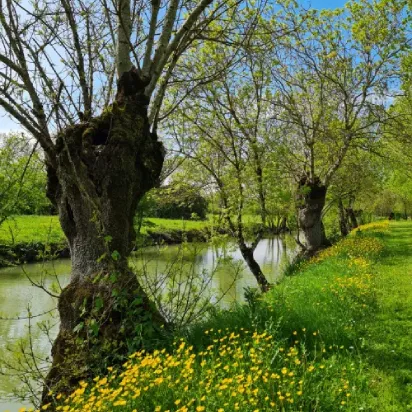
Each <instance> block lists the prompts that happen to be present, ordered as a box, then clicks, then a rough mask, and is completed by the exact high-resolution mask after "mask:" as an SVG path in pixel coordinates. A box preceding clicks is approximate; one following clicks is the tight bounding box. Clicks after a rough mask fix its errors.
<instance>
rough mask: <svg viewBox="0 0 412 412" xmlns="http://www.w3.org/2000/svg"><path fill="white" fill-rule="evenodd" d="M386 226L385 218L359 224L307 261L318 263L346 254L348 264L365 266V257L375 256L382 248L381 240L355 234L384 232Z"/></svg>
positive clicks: (366, 262)
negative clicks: (348, 234)
mask: <svg viewBox="0 0 412 412" xmlns="http://www.w3.org/2000/svg"><path fill="white" fill-rule="evenodd" d="M388 226H389V221H387V220H386V221H383V222H377V223H368V224H366V225H362V226H359V227H358V228H356V229H354V230H353V231H352V232H351V234H350V236H348V237H346V238H344V239H342V240H341V241H339V242H338V243H336V244H335V245H333V246H331V247H330V248H328V249H325V250H323V251H321V252H320V253H319V254H317V255H316V256H314V257H313V258H311V259H310V261H309V263H319V262H322V261H324V260H325V259H327V258H330V257H335V256H339V255H343V254H346V255H347V256H349V257H350V258H352V261H351V263H350V264H355V265H358V266H364V267H367V266H368V265H369V262H368V259H367V258H368V257H372V256H377V255H378V254H379V253H380V252H381V251H382V249H383V242H382V241H381V240H380V239H378V238H376V237H368V236H365V237H363V236H356V235H357V234H358V233H362V232H374V233H376V232H384V231H386V230H388Z"/></svg>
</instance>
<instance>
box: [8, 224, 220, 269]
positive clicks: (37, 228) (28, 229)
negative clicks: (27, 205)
mask: <svg viewBox="0 0 412 412" xmlns="http://www.w3.org/2000/svg"><path fill="white" fill-rule="evenodd" d="M212 232H213V230H212V222H211V221H183V220H173V219H158V218H149V219H145V221H144V225H143V226H142V228H141V230H140V234H139V235H138V237H137V241H138V244H139V245H152V244H158V243H165V244H173V243H180V242H182V241H183V240H187V241H189V242H191V241H196V242H202V241H206V240H207V239H208V237H209V236H210V234H211V233H212ZM69 253H70V252H69V249H68V247H67V241H66V238H65V236H64V234H63V231H62V229H61V227H60V223H59V219H58V217H57V216H15V217H11V218H9V219H8V220H7V221H6V222H4V223H3V224H2V225H1V226H0V267H1V266H7V265H9V264H19V263H24V262H35V261H41V260H43V259H44V258H45V257H46V258H47V259H50V258H54V257H68V256H69Z"/></svg>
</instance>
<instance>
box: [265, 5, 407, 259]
mask: <svg viewBox="0 0 412 412" xmlns="http://www.w3.org/2000/svg"><path fill="white" fill-rule="evenodd" d="M404 7H405V2H403V1H387V0H381V1H375V2H369V1H367V0H361V1H351V2H349V3H347V4H346V6H345V8H343V9H337V10H336V11H322V12H321V13H319V12H317V11H313V14H312V16H311V18H310V19H307V20H306V24H305V25H304V27H303V28H302V30H299V31H297V32H296V33H294V35H293V36H291V37H290V39H289V43H288V44H286V45H285V47H279V48H274V49H273V69H272V84H273V89H274V94H273V97H272V102H273V105H274V107H275V108H276V110H274V113H275V115H274V116H273V124H274V127H277V128H280V129H281V130H283V132H282V136H283V138H282V140H283V141H282V143H281V145H280V146H279V147H278V149H279V150H281V151H282V152H283V155H284V158H285V162H284V166H285V167H284V168H285V170H289V173H290V174H291V175H292V176H293V177H294V178H295V180H296V182H297V191H298V195H299V206H298V210H299V211H298V217H299V225H300V228H301V230H302V232H303V234H304V238H305V248H306V250H307V252H308V253H309V254H311V253H313V252H315V251H316V250H318V249H319V248H320V247H322V245H323V244H324V243H325V242H326V238H325V234H324V228H323V224H322V219H321V216H322V210H323V208H324V205H325V199H326V193H327V190H328V187H329V185H330V184H331V182H332V180H333V178H334V176H335V173H336V172H337V170H338V169H339V168H340V166H341V164H342V162H343V161H344V159H345V157H346V155H347V153H348V151H350V150H351V148H352V147H353V146H357V145H359V144H360V142H367V141H373V140H375V139H379V137H380V136H381V125H382V124H383V123H384V122H385V121H387V120H388V117H389V114H388V110H387V109H388V101H390V98H391V96H392V95H393V94H394V93H396V90H397V88H398V84H399V62H400V57H401V56H402V53H403V52H404V51H406V50H407V49H408V47H409V43H408V39H407V37H406V35H405V22H406V21H407V18H408V17H407V15H406V10H405V9H404ZM279 109H281V110H279ZM278 113H280V115H278Z"/></svg>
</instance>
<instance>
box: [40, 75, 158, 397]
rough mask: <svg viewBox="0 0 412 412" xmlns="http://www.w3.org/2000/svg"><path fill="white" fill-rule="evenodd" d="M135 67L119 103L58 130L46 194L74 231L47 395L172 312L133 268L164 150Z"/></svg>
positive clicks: (130, 345) (110, 358)
mask: <svg viewBox="0 0 412 412" xmlns="http://www.w3.org/2000/svg"><path fill="white" fill-rule="evenodd" d="M142 86H143V85H142V83H141V82H140V79H139V78H138V76H137V74H136V73H135V72H134V71H133V70H131V71H130V72H127V73H125V74H124V75H123V76H122V77H121V79H120V81H119V84H118V94H117V97H116V101H115V102H114V103H113V105H112V106H111V107H110V108H109V109H108V110H106V111H105V112H104V113H103V114H102V115H100V116H99V117H97V118H94V119H92V120H90V121H88V122H84V123H80V124H77V125H75V126H73V127H70V128H68V129H67V130H65V131H64V132H63V133H61V134H60V135H58V136H57V142H56V147H57V152H58V156H57V167H55V168H53V167H51V166H48V196H49V198H50V199H51V200H52V202H53V203H54V204H55V205H56V207H57V209H58V211H59V217H60V223H61V226H62V228H63V231H64V233H65V235H66V237H67V239H68V242H69V246H70V251H71V259H72V274H71V279H70V283H69V285H68V286H67V287H66V288H65V289H64V290H63V291H62V293H61V296H60V298H59V302H58V310H59V314H60V320H61V324H60V331H59V334H58V337H57V339H56V341H55V342H54V345H53V348H52V355H53V363H52V368H51V370H50V372H49V374H48V376H47V380H46V384H45V387H44V392H43V403H48V402H50V401H52V400H53V395H49V391H53V393H54V394H56V393H58V392H69V391H71V390H72V389H73V387H74V386H75V385H76V384H77V383H78V382H79V381H80V380H81V379H84V378H86V377H89V376H92V375H94V374H96V373H98V372H99V371H101V370H102V369H103V368H104V367H106V366H108V364H110V363H116V362H117V363H118V362H121V361H122V359H124V356H126V355H127V354H128V352H129V351H130V350H135V349H136V348H135V347H134V345H135V343H136V341H137V340H138V334H137V331H139V334H140V335H143V337H144V336H147V337H150V336H149V335H150V334H153V333H156V332H158V331H160V329H161V328H162V327H163V326H164V324H165V321H164V319H163V318H162V316H161V315H160V314H159V312H158V311H157V310H156V308H155V307H154V306H153V305H152V303H151V302H150V301H149V299H148V297H147V296H146V295H145V293H144V291H143V290H142V288H141V286H140V284H139V282H138V280H137V278H136V276H135V275H134V274H133V273H131V271H130V270H129V269H128V264H127V258H128V256H129V254H130V252H131V250H132V248H133V242H134V239H135V232H134V228H133V217H134V214H135V211H136V207H137V204H138V202H139V200H140V199H141V198H142V196H143V195H144V194H145V193H146V192H147V191H148V190H149V189H151V188H152V187H154V186H156V185H157V184H158V178H159V175H160V171H161V168H162V164H163V159H164V149H163V146H162V144H161V143H160V142H158V140H157V136H156V135H155V134H153V133H151V132H150V128H149V123H148V119H147V103H148V102H147V101H146V100H147V99H145V98H144V97H143V87H142Z"/></svg>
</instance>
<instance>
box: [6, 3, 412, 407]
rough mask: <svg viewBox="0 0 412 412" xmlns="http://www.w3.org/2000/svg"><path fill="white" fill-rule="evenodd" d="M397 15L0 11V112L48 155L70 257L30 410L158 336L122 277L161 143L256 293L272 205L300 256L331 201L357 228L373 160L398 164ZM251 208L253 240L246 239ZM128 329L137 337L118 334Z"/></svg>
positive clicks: (131, 280) (402, 20) (233, 7)
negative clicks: (202, 190) (40, 389)
mask: <svg viewBox="0 0 412 412" xmlns="http://www.w3.org/2000/svg"><path fill="white" fill-rule="evenodd" d="M405 3H406V2H404V1H387V0H381V1H376V2H369V1H366V0H359V1H352V2H349V3H347V5H346V6H345V8H344V9H339V10H336V11H322V12H318V11H315V10H305V9H303V8H302V7H300V6H298V5H297V4H296V3H295V2H293V1H286V2H285V1H282V2H279V3H273V2H268V1H265V0H259V1H257V2H253V3H249V2H248V1H236V0H216V1H215V2H212V0H199V1H195V2H182V1H180V0H171V1H160V0H152V1H151V2H149V1H145V0H136V1H130V0H118V1H117V2H114V3H107V2H106V1H105V0H99V1H97V2H88V1H86V2H84V1H80V0H79V1H78V0H62V1H61V2H59V3H56V4H51V3H49V2H43V1H40V2H36V3H33V4H32V3H30V2H29V3H25V4H23V3H21V2H17V1H14V0H4V1H3V2H2V3H0V7H1V9H0V24H1V31H0V38H1V46H0V63H1V65H2V70H1V75H0V81H1V83H0V105H1V106H2V107H3V109H4V110H5V111H6V112H7V113H8V114H9V115H10V116H11V117H12V118H14V120H15V121H16V122H18V123H19V124H20V125H21V127H23V128H24V129H25V130H26V131H27V132H28V133H29V134H30V136H31V137H33V138H34V139H35V140H36V141H37V144H38V145H39V146H40V147H41V149H42V151H43V153H44V159H45V163H46V166H47V180H48V188H47V196H48V197H49V199H50V200H51V202H52V203H53V204H54V205H55V207H56V208H57V210H58V213H59V216H60V222H61V226H62V228H63V231H64V233H65V235H66V236H67V239H68V242H69V245H70V250H71V259H72V274H71V281H70V283H69V285H68V286H67V287H66V288H65V289H64V290H63V291H62V293H61V295H60V298H59V303H58V309H59V313H60V320H61V325H60V332H59V334H58V337H57V339H56V340H55V342H54V345H53V349H52V354H53V364H52V367H51V370H50V372H49V374H48V376H47V378H46V380H45V385H44V396H43V402H49V401H53V395H51V393H58V392H61V391H63V392H64V391H66V392H67V391H70V390H71V389H72V388H73V386H74V385H76V383H77V382H78V381H79V380H81V379H84V378H87V377H90V376H93V375H94V374H97V373H99V370H100V369H99V368H100V364H101V362H100V361H99V359H101V358H102V357H104V358H105V359H106V361H107V362H109V363H110V362H111V363H113V364H115V363H119V362H122V361H123V359H124V358H125V357H126V356H127V355H128V353H129V352H130V351H134V350H136V349H137V348H139V347H140V346H141V345H143V344H144V342H145V339H150V337H151V336H153V335H156V334H162V333H167V331H168V330H170V328H171V325H167V324H166V321H165V320H164V319H163V318H162V316H161V315H160V314H159V312H158V311H157V309H156V308H155V307H154V306H153V304H152V303H151V302H150V300H149V299H148V297H147V296H146V294H145V293H144V291H143V290H142V288H141V285H140V284H139V282H138V279H137V278H136V276H135V275H134V274H133V273H132V272H131V271H130V269H129V267H128V264H127V259H128V256H129V254H130V252H131V250H132V248H133V245H134V239H135V233H134V228H133V218H134V216H135V212H136V208H137V206H138V203H139V201H140V200H141V199H142V197H143V196H144V195H145V193H146V192H147V191H148V190H150V189H151V188H153V187H156V186H157V185H158V183H159V178H160V175H161V171H162V167H163V164H164V159H165V148H164V146H163V144H162V143H161V142H160V141H159V139H158V134H157V133H158V131H161V132H162V135H163V136H164V137H165V141H167V142H168V143H169V142H170V144H169V149H170V150H169V153H170V154H171V156H172V157H173V158H174V159H175V160H176V158H177V159H178V160H179V165H180V166H179V170H180V173H185V174H186V176H187V179H189V178H190V177H192V178H193V179H197V181H198V182H202V183H203V184H204V185H205V186H207V187H209V190H210V191H212V192H213V193H216V194H217V195H218V196H219V199H220V204H221V205H223V209H224V210H223V212H224V217H225V220H226V223H227V225H228V227H229V228H230V231H231V233H232V235H233V236H234V237H235V238H236V240H237V243H238V246H239V248H240V250H241V253H242V256H243V257H244V259H245V262H246V263H247V265H248V266H249V268H250V270H251V272H252V273H253V274H254V275H255V277H256V280H257V282H258V284H259V286H260V288H261V289H262V291H266V290H268V288H269V284H268V282H267V280H266V278H265V276H264V274H263V273H262V271H261V269H260V267H259V265H258V264H257V262H256V261H255V259H254V256H253V252H254V249H255V247H256V245H257V243H258V242H259V240H260V238H261V236H262V233H263V230H264V227H265V226H267V225H269V224H270V220H271V216H272V214H271V210H272V208H273V207H275V206H273V205H276V204H278V203H279V202H278V200H279V198H282V199H283V200H285V199H290V202H293V201H295V200H297V203H296V204H297V209H298V222H299V229H300V231H301V233H303V236H304V242H303V243H302V247H303V248H304V249H305V251H306V253H308V254H313V253H315V252H316V251H317V250H319V248H321V247H323V246H324V245H325V244H327V239H326V236H325V231H324V226H323V223H322V214H323V213H324V212H325V209H327V207H326V208H325V202H326V195H327V192H328V191H330V192H331V193H332V194H333V199H334V200H336V201H338V202H339V205H340V210H341V216H342V219H341V220H342V232H343V233H345V232H347V231H348V228H347V219H346V217H347V215H349V216H351V217H352V224H355V222H354V216H353V214H351V209H352V207H353V206H352V205H353V202H354V201H355V198H356V196H357V193H359V191H361V190H362V188H364V187H365V186H367V185H368V182H369V181H374V178H373V176H374V173H375V171H376V167H375V166H373V165H376V164H377V161H376V160H373V161H372V160H371V159H372V157H371V156H372V155H373V154H378V155H389V154H394V153H397V155H398V156H400V154H399V153H400V152H401V153H402V156H404V154H405V153H406V149H405V146H404V143H405V142H407V140H408V133H407V127H406V126H405V125H407V119H408V116H409V114H410V113H408V110H410V109H409V107H410V104H408V102H409V100H408V99H409V94H408V91H409V88H408V81H409V78H408V76H407V74H408V67H409V66H410V59H409V57H408V56H409V54H408V53H409V45H410V38H409V37H408V34H409V33H408V32H407V24H408V21H409V10H408V9H407V6H406V4H405ZM401 63H402V64H403V65H402V64H401ZM402 84H403V85H404V89H403V90H401V88H400V87H401V85H402ZM395 94H397V95H400V94H402V97H398V98H397V100H394V99H393V97H394V95H395ZM392 103H395V104H392ZM391 104H392V105H391ZM395 130H396V136H401V137H404V139H397V140H396V143H394V142H393V140H392V139H391V138H392V136H393V135H394V133H393V132H394V131H395ZM182 160H184V161H183V162H181V161H182ZM373 162H375V163H373ZM369 163H371V164H373V165H372V166H370V165H369ZM291 194H293V196H292V195H291ZM288 196H289V198H288ZM251 201H254V202H256V204H257V205H258V208H257V209H258V211H259V214H260V218H261V222H262V223H261V225H262V230H260V231H259V233H257V234H256V237H255V238H254V239H253V240H252V242H249V240H250V239H248V238H247V236H246V234H245V227H244V213H245V207H246V205H247V204H248V203H250V202H251ZM343 202H346V203H347V207H346V211H345V210H344V206H343ZM90 325H93V326H94V327H93V328H92V329H90V328H89V326H90ZM137 325H138V326H139V327H141V330H142V331H143V335H142V340H138V339H137V338H136V339H135V340H133V339H130V337H132V336H135V334H136V333H135V332H136V330H137V329H136V328H137ZM90 330H92V331H93V333H89V332H90Z"/></svg>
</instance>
